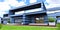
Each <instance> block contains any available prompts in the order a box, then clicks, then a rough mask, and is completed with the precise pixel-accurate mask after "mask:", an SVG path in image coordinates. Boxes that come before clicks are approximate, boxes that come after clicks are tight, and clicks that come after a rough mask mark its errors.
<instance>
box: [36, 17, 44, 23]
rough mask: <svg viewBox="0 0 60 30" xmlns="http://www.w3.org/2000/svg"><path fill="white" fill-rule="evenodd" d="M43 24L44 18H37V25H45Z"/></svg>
mask: <svg viewBox="0 0 60 30" xmlns="http://www.w3.org/2000/svg"><path fill="white" fill-rule="evenodd" d="M43 22H44V17H39V18H36V23H43Z"/></svg>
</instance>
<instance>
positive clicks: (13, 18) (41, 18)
mask: <svg viewBox="0 0 60 30" xmlns="http://www.w3.org/2000/svg"><path fill="white" fill-rule="evenodd" d="M46 12H47V10H46V7H45V5H44V3H41V2H40V3H35V4H30V5H27V6H23V7H20V8H16V9H13V10H10V11H9V17H10V22H11V23H20V24H23V25H28V24H29V23H48V18H47V17H48V16H47V13H46Z"/></svg>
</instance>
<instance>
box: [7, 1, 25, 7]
mask: <svg viewBox="0 0 60 30" xmlns="http://www.w3.org/2000/svg"><path fill="white" fill-rule="evenodd" d="M6 2H7V3H9V5H10V6H13V7H19V6H23V5H26V4H25V3H24V2H23V1H21V2H18V1H16V0H6Z"/></svg>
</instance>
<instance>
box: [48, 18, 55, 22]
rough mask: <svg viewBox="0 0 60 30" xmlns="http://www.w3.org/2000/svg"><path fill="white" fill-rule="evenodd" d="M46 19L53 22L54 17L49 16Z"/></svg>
mask: <svg viewBox="0 0 60 30" xmlns="http://www.w3.org/2000/svg"><path fill="white" fill-rule="evenodd" d="M48 20H49V22H55V21H56V20H55V18H53V17H49V18H48Z"/></svg>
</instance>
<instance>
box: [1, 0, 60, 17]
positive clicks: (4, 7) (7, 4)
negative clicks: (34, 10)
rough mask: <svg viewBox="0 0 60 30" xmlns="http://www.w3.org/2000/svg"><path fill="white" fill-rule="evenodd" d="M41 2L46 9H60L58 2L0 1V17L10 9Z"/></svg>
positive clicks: (52, 0) (59, 0) (35, 0)
mask: <svg viewBox="0 0 60 30" xmlns="http://www.w3.org/2000/svg"><path fill="white" fill-rule="evenodd" d="M40 1H43V2H44V4H45V6H46V8H47V9H48V8H54V7H60V0H0V17H3V14H6V13H8V11H9V10H10V9H14V8H17V7H20V6H24V5H28V4H30V3H35V2H40Z"/></svg>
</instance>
